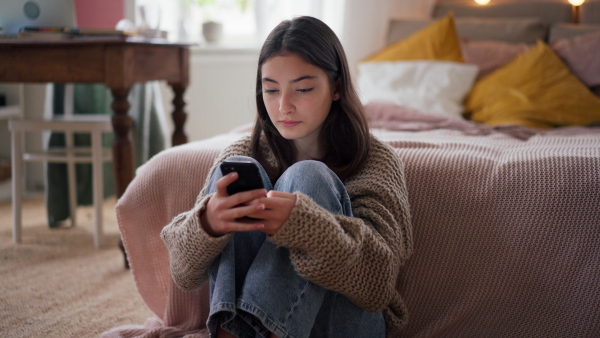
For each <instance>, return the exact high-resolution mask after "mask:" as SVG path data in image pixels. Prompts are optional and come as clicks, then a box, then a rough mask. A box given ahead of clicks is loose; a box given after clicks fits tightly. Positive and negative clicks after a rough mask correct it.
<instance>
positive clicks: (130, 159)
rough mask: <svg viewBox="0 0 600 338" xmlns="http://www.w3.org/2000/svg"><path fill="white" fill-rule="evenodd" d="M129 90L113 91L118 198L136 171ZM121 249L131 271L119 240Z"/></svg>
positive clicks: (115, 168)
mask: <svg viewBox="0 0 600 338" xmlns="http://www.w3.org/2000/svg"><path fill="white" fill-rule="evenodd" d="M129 89H130V88H122V89H111V91H112V95H113V103H112V109H113V111H114V115H113V117H112V125H113V131H114V133H115V138H114V141H113V145H112V150H113V167H114V173H115V188H116V194H117V198H120V197H121V196H123V194H124V193H125V189H127V186H128V185H129V183H130V182H131V181H132V180H133V175H134V171H135V157H134V149H133V141H132V137H131V126H132V122H131V117H129V115H127V113H128V112H129V107H130V105H129V102H128V101H127V96H128V95H129ZM119 248H120V249H121V251H123V259H124V264H125V268H126V269H129V260H128V259H127V254H126V252H125V247H124V246H123V240H122V239H121V238H119Z"/></svg>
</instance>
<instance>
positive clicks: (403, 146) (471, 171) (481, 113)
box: [106, 2, 600, 337]
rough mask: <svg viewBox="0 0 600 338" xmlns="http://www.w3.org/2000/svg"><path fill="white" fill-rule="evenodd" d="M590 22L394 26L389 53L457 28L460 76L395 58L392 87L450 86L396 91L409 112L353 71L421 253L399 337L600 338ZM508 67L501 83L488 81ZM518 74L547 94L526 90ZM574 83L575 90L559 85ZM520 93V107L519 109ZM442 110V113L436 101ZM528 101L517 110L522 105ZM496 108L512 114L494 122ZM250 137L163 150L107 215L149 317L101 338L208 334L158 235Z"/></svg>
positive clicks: (590, 15)
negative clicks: (392, 161)
mask: <svg viewBox="0 0 600 338" xmlns="http://www.w3.org/2000/svg"><path fill="white" fill-rule="evenodd" d="M599 9H600V2H589V3H585V4H584V5H583V6H582V7H581V11H580V20H581V22H580V23H579V24H577V25H576V24H573V23H572V21H573V17H572V9H571V7H570V5H568V4H563V3H556V2H552V3H547V4H546V3H544V4H542V3H539V2H536V3H535V4H533V3H508V4H502V5H495V6H493V7H474V6H468V5H456V4H445V5H437V6H436V7H435V9H434V13H433V18H432V19H431V20H418V21H415V20H394V21H392V23H391V24H390V32H389V46H387V47H386V48H388V47H392V46H394V44H396V43H397V42H398V41H399V42H400V43H402V42H405V41H407V39H411V38H413V37H414V36H415V34H419V32H423V29H426V28H427V27H431V25H432V24H433V23H439V22H443V21H444V20H452V24H453V25H454V27H455V28H456V35H457V36H456V39H457V41H458V43H459V44H460V46H461V47H460V50H459V53H460V58H462V61H463V63H464V65H463V66H464V67H463V68H460V69H459V70H458V71H457V70H456V69H454V68H452V67H450V68H452V69H450V70H448V69H447V68H444V67H445V64H444V62H455V61H448V60H444V58H452V57H458V56H456V55H454V56H452V51H450V52H448V51H443V52H442V53H441V56H440V55H438V57H439V58H437V57H436V58H430V59H428V60H426V61H427V62H438V61H440V60H441V61H442V62H440V63H441V65H438V64H433V63H431V64H429V66H431V67H429V66H427V67H423V65H422V64H419V63H418V62H422V60H421V59H417V60H415V59H414V58H413V59H411V58H410V57H408V58H405V59H400V60H401V61H406V63H407V64H408V65H409V66H410V67H407V66H406V64H404V65H403V67H404V69H403V70H402V71H401V72H400V73H401V78H402V79H406V78H407V77H406V76H405V75H406V74H407V73H408V74H409V75H408V78H409V79H411V80H410V81H413V80H414V79H415V78H416V79H419V81H425V80H424V77H423V76H422V74H426V73H427V70H428V69H431V68H433V69H436V73H438V75H439V73H443V74H444V78H443V81H442V80H440V78H439V77H435V76H434V77H433V81H434V82H440V83H443V82H444V81H446V82H448V84H449V86H447V87H450V89H448V88H445V89H444V88H438V87H435V86H434V85H435V83H434V84H429V86H428V87H427V88H426V90H421V91H415V90H414V87H415V86H421V83H420V82H419V83H417V84H415V83H414V82H410V81H408V82H409V85H408V86H407V85H404V87H403V88H401V87H395V88H394V90H395V91H396V92H401V91H402V90H405V91H406V92H405V93H404V94H403V95H404V97H406V96H408V97H410V98H412V99H413V100H409V101H419V100H421V101H420V102H418V104H417V105H406V104H403V102H405V101H402V96H403V95H396V94H393V93H392V94H389V93H388V94H389V95H388V94H382V95H380V96H378V95H377V94H373V93H372V92H373V91H372V90H370V89H369V88H370V87H368V86H370V85H368V84H371V85H372V86H375V87H377V88H378V89H382V90H384V91H385V90H388V91H389V86H390V85H391V86H397V85H398V83H399V82H398V81H395V80H397V79H392V80H390V81H389V83H388V84H387V85H382V84H381V83H378V82H373V81H374V80H373V79H374V78H377V77H376V76H371V77H369V76H367V77H366V78H365V77H364V74H365V73H364V72H367V73H368V72H370V71H372V72H374V73H375V74H377V72H381V71H382V69H375V70H373V69H369V67H368V66H367V67H362V66H359V72H360V71H363V74H362V75H361V74H360V73H359V77H360V76H363V78H359V80H358V83H359V85H360V86H361V88H360V89H361V97H362V99H363V100H364V101H363V102H364V103H365V107H366V111H367V113H368V116H369V119H370V123H371V126H372V133H373V134H374V135H375V136H377V137H379V138H380V139H382V140H384V141H386V142H388V143H389V144H391V145H392V146H393V147H394V148H395V149H396V151H397V153H398V156H400V158H401V159H402V160H403V162H404V164H405V170H406V177H407V186H408V190H409V201H410V205H411V212H412V217H413V227H414V248H415V251H414V254H413V256H412V257H411V259H410V260H409V262H408V263H407V264H406V266H405V267H404V268H403V269H402V272H401V273H400V275H399V276H398V284H397V287H398V290H400V292H401V294H402V295H403V297H404V298H405V301H406V304H407V307H408V310H409V321H408V325H407V326H406V327H405V329H404V330H403V331H402V332H399V333H395V334H394V336H397V337H432V336H459V337H464V336H473V337H478V336H556V337H559V336H560V337H598V336H600V305H599V304H600V125H599V124H598V123H599V122H600V118H598V116H600V108H598V110H596V107H600V106H596V105H595V104H597V105H600V98H599V96H598V95H599V94H600V91H598V88H599V86H600V81H598V79H597V77H600V71H598V69H600V68H593V67H600V65H599V63H600V60H599V59H598V57H597V55H598V54H597V53H600V51H598V47H597V46H599V45H600V44H592V46H591V47H590V46H589V39H594V38H596V36H598V37H600V35H598V34H600V26H598V25H599V24H600V15H598V13H600V10H599ZM450 12H452V13H453V14H449V13H450ZM448 18H449V19H448ZM482 18H484V19H482ZM446 28H447V27H446ZM486 31H487V34H488V35H486ZM434 33H435V34H430V36H440V35H443V36H444V39H443V40H444V41H445V42H447V40H448V37H447V35H444V34H448V33H447V30H444V31H443V32H442V33H440V31H434ZM421 38H422V37H421ZM582 39H583V40H582ZM413 40H415V39H413ZM537 40H542V41H545V44H543V45H541V44H540V43H539V42H536V41H537ZM444 41H443V42H444ZM581 41H583V42H581ZM586 42H587V43H588V45H586V44H585V43H586ZM417 43H418V42H417ZM429 45H431V43H429ZM469 45H470V46H469ZM565 46H566V47H565ZM386 48H384V50H382V51H380V52H378V53H376V54H374V55H372V56H370V57H369V58H367V59H365V60H364V63H368V62H377V61H369V59H370V58H373V57H375V58H376V57H381V55H382V54H383V55H386V53H387V52H389V50H388V51H385V49H386ZM469 48H470V49H469ZM478 48H479V49H478ZM561 48H563V50H562V52H561ZM578 48H579V49H578ZM581 48H583V49H581ZM586 48H587V49H586ZM590 48H592V49H593V48H596V49H595V51H596V54H595V55H596V56H595V57H593V58H591V61H590V60H589V59H590V58H589V57H588V58H587V59H588V60H584V61H585V62H584V61H581V59H582V58H586V53H585V52H583V53H582V52H581V51H582V50H583V51H585V50H588V51H589V50H590ZM401 50H406V46H404V48H401ZM467 50H470V51H471V52H472V53H475V54H471V55H468V54H465V51H467ZM532 50H539V51H538V52H536V53H538V54H539V55H546V54H548V53H549V52H548V50H550V51H552V52H553V53H554V54H553V55H559V57H560V60H561V62H562V63H561V64H562V65H563V66H564V67H567V68H568V74H567V75H565V72H564V70H561V71H560V72H559V71H555V70H554V68H552V67H554V66H555V64H556V58H555V57H554V58H552V60H553V61H552V62H554V64H552V63H551V64H546V63H545V62H546V61H543V62H542V61H540V59H539V58H538V59H535V58H534V59H533V61H532V60H529V63H526V62H525V66H528V67H531V68H533V67H537V68H540V69H542V70H543V69H552V73H561V74H562V75H561V76H563V77H559V78H558V81H559V84H558V85H557V86H556V87H557V88H550V87H553V86H555V85H554V84H552V83H550V82H548V81H550V80H549V78H552V77H553V75H548V74H547V73H544V72H542V73H540V74H541V75H540V74H534V73H535V72H539V71H540V69H538V70H535V71H534V70H528V69H527V68H526V67H525V66H524V65H523V64H521V65H519V67H515V66H514V65H513V64H514V63H515V62H514V61H515V60H517V59H518V58H519V59H526V58H524V57H523V55H525V54H527V53H533V52H531V51H532ZM397 52H398V51H397V50H396V53H397ZM400 53H402V52H400ZM477 53H480V54H477ZM486 53H487V54H486ZM490 53H491V54H490ZM561 53H562V54H561ZM455 54H456V53H455ZM499 54H500V55H501V56H502V58H499V59H498V58H496V56H498V55H499ZM387 55H388V56H389V53H388V54H387ZM482 55H483V56H482ZM490 55H491V56H490ZM507 55H508V56H507ZM539 55H538V57H539ZM592 55H594V54H592ZM396 56H397V55H396ZM587 56H589V55H587ZM491 58H495V59H494V60H490V59H491ZM500 59H501V60H500ZM388 61H389V60H387V61H385V60H384V61H379V62H381V64H385V63H386V62H388ZM489 61H493V62H492V63H490V62H489ZM594 61H595V63H594ZM414 62H417V63H414ZM486 62H487V63H486ZM521 63H523V62H521ZM582 63H585V64H582ZM470 65H471V66H470ZM472 65H477V67H475V68H473V66H472ZM438 66H440V67H441V68H435V67H438ZM538 66H539V67H538ZM415 67H416V68H418V69H419V71H414V69H415ZM524 67H525V68H524ZM590 67H591V68H590ZM375 68H376V67H375ZM407 68H410V69H408V70H407ZM365 69H366V70H365ZM506 69H509V71H511V72H510V73H509V74H508V75H507V74H502V72H500V75H497V74H496V73H497V72H498V71H500V70H503V72H507V71H506ZM590 69H592V71H590ZM593 69H595V70H596V71H597V72H596V73H594V71H593ZM383 71H386V69H385V68H384V69H383ZM417 73H418V74H421V75H415V74H417ZM590 73H591V75H595V76H589V75H590ZM434 75H435V74H434ZM519 75H525V77H527V78H530V77H535V76H538V77H541V78H542V80H544V81H546V80H548V81H546V82H544V81H541V82H534V83H533V84H531V83H529V82H528V81H525V80H523V79H522V76H521V77H520V76H519ZM402 76H404V77H402ZM564 76H566V77H564ZM490 78H491V79H492V80H493V81H492V80H489V79H490ZM515 78H519V80H517V81H516V83H511V81H513V80H514V79H515ZM567 78H568V79H567ZM573 78H575V79H576V81H575V82H576V84H577V85H573V87H571V86H570V85H569V86H567V85H566V84H565V83H566V82H573ZM429 80H431V79H429ZM451 80H452V81H451ZM402 81H404V80H402ZM402 81H400V82H402ZM453 81H454V82H453ZM595 81H598V82H595ZM523 82H526V88H525V89H522V90H523V92H520V93H521V94H519V95H520V96H519V97H520V98H521V100H520V101H519V100H517V101H514V100H515V99H514V97H511V96H510V94H511V93H513V94H514V92H515V86H517V87H518V86H519V85H521V83H523ZM457 83H458V84H457ZM482 83H483V84H484V85H483V86H482V85H481V84H482ZM498 83H500V84H505V87H498ZM506 83H510V85H508V84H506ZM365 86H367V87H365ZM432 86H433V87H432ZM406 87H408V89H407V88H406ZM411 88H412V89H411ZM432 88H433V89H432ZM457 88H458V89H457ZM490 88H492V91H490ZM499 88H500V89H499ZM540 88H541V89H542V91H543V92H550V93H551V95H550V97H549V96H548V95H546V94H545V93H539V89H540ZM573 88H574V89H575V90H574V89H573ZM411 90H413V91H411ZM444 90H446V92H445V91H444ZM457 90H459V91H460V92H459V93H457ZM529 90H533V93H529V92H528V91H529ZM536 90H537V91H536ZM573 90H574V91H573ZM477 91H479V92H477ZM561 91H569V92H568V94H566V93H564V92H561ZM594 91H595V92H594ZM374 92H379V90H376V91H374ZM431 92H434V93H435V95H434V96H433V97H432V96H431ZM473 92H475V93H479V94H478V95H479V96H480V98H479V101H478V100H476V99H474V98H473V97H472V95H473ZM495 92H503V93H504V94H502V95H504V96H502V95H499V94H497V93H495ZM582 92H583V94H581V93H582ZM523 93H526V94H527V93H529V94H530V97H527V100H523V95H525V94H523ZM529 94H528V95H529ZM386 95H387V96H386ZM419 95H422V96H423V97H419ZM428 95H429V96H428ZM442 96H443V99H444V100H447V101H448V102H442V103H440V102H437V101H436V102H434V103H433V104H432V103H431V100H433V99H438V98H439V99H440V100H441V99H442ZM513 96H514V95H513ZM556 97H559V98H560V99H559V100H556ZM488 99H489V100H491V99H496V100H497V101H500V102H492V103H490V101H486V100H488ZM511 100H513V101H511ZM536 100H537V101H536ZM551 100H554V101H553V104H549V105H548V104H546V102H547V101H551ZM594 100H596V101H594ZM506 101H508V102H509V103H510V104H509V105H508V106H507V105H506V103H505V102H506ZM524 101H526V103H527V105H526V106H525V107H523V106H520V105H522V104H523V102H524ZM573 101H574V103H572V102H573ZM579 101H585V102H583V103H582V102H579ZM588 101H589V102H588ZM536 102H537V105H538V106H540V105H541V108H539V107H537V106H535V104H534V103H536ZM569 103H572V106H568V104H569ZM584 103H585V104H584ZM489 105H492V108H495V110H494V109H492V108H490V107H488V106H489ZM534 106H535V107H534ZM515 107H516V108H515ZM573 107H575V110H573ZM498 109H500V110H502V111H503V112H504V111H510V112H511V113H510V114H506V115H503V116H502V117H501V118H500V117H498V114H496V113H494V112H497V111H498ZM540 109H541V110H542V111H541V113H540ZM564 110H568V111H569V114H567V115H568V116H563V115H565V114H562V111H564ZM582 111H583V113H582ZM544 112H546V113H544ZM246 131H247V130H244V129H237V130H234V131H232V132H230V133H226V134H222V135H219V136H216V137H213V138H211V139H207V140H203V141H198V142H193V143H190V144H186V145H182V146H178V147H174V148H171V149H168V150H166V151H164V152H162V153H160V154H159V155H157V156H155V157H154V158H153V159H152V160H151V161H150V162H148V163H147V164H146V165H144V166H143V167H141V168H140V169H139V170H138V172H137V174H136V178H135V179H134V181H133V182H132V183H131V185H130V186H129V188H128V189H127V191H126V192H125V194H124V195H123V197H122V198H121V199H120V200H119V202H118V204H117V216H118V222H119V226H120V229H121V232H122V237H123V241H124V245H125V248H126V250H127V253H128V256H129V259H130V265H131V269H132V273H133V276H134V278H135V281H136V285H137V287H138V290H139V292H140V294H141V295H142V297H143V299H144V300H145V302H146V304H147V305H148V307H149V308H150V309H151V310H152V311H153V312H154V313H155V314H156V315H157V318H151V319H149V321H148V322H147V323H145V324H144V325H142V326H131V327H127V328H116V329H114V330H113V331H110V332H108V333H106V336H111V335H118V334H124V335H132V334H134V333H142V332H146V333H147V332H149V330H150V331H152V330H154V331H153V332H163V333H176V334H183V333H189V334H192V335H193V334H197V335H199V336H202V335H203V334H205V332H204V331H203V330H202V327H203V325H204V322H205V320H206V316H207V312H208V309H207V305H206V304H207V303H206V300H207V297H208V296H207V288H206V286H205V287H202V288H201V289H199V290H196V291H193V292H184V291H181V290H179V289H177V288H176V287H175V286H174V285H173V284H172V282H171V279H170V277H169V274H168V258H167V252H166V249H165V247H164V245H163V244H162V242H161V240H160V237H159V233H160V230H161V229H162V227H163V226H164V225H165V224H167V223H169V222H170V221H171V219H172V217H174V216H175V215H177V214H179V213H180V212H183V211H186V210H188V209H190V208H191V206H192V205H193V203H194V201H195V200H196V197H197V193H198V192H199V191H200V189H201V187H202V185H203V183H204V179H205V177H206V175H207V174H208V171H209V169H210V167H211V166H212V162H213V160H214V158H215V157H216V156H217V154H218V153H219V151H220V150H221V149H223V148H224V147H225V146H226V145H227V144H229V143H231V142H233V141H234V140H236V139H237V138H239V137H240V136H241V135H243V134H244V133H245V132H246Z"/></svg>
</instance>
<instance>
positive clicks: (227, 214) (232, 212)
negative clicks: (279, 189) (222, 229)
mask: <svg viewBox="0 0 600 338" xmlns="http://www.w3.org/2000/svg"><path fill="white" fill-rule="evenodd" d="M264 209H265V205H264V204H262V203H258V204H253V205H246V206H239V207H236V208H231V209H227V210H223V212H222V213H221V219H222V220H224V221H226V222H231V221H233V220H236V219H239V218H242V217H249V216H250V215H252V214H253V213H256V212H257V211H262V210H264Z"/></svg>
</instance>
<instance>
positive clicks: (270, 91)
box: [265, 89, 277, 94]
mask: <svg viewBox="0 0 600 338" xmlns="http://www.w3.org/2000/svg"><path fill="white" fill-rule="evenodd" d="M276 92H277V89H265V93H267V94H273V93H276Z"/></svg>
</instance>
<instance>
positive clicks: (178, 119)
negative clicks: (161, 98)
mask: <svg viewBox="0 0 600 338" xmlns="http://www.w3.org/2000/svg"><path fill="white" fill-rule="evenodd" d="M171 88H173V93H174V94H175V96H174V98H173V101H172V102H173V108H174V110H173V113H172V114H171V117H172V118H173V123H174V124H175V130H174V131H173V137H172V139H171V145H173V146H177V145H180V144H184V143H187V141H188V138H187V135H186V134H185V131H184V129H183V127H184V125H185V120H186V118H187V114H186V113H185V111H184V107H185V98H184V96H183V93H185V90H186V89H187V88H186V86H184V85H181V84H173V83H171Z"/></svg>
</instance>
